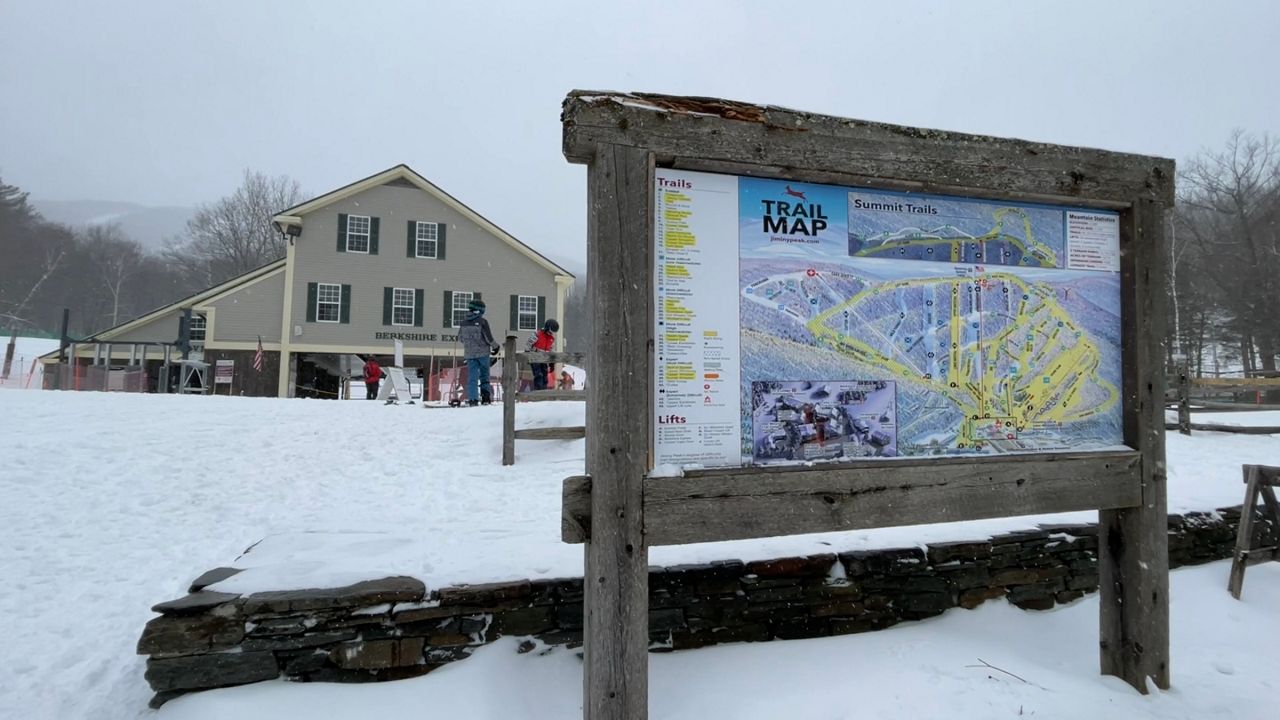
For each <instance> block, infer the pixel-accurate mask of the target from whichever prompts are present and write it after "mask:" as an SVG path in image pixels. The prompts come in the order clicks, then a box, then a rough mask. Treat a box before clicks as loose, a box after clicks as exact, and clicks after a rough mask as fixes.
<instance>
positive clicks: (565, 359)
mask: <svg viewBox="0 0 1280 720" xmlns="http://www.w3.org/2000/svg"><path fill="white" fill-rule="evenodd" d="M584 358H586V353H580V352H522V353H517V354H516V359H517V360H519V361H520V362H527V363H546V364H547V365H554V364H556V363H568V364H570V365H581V364H582V362H583V359H584Z"/></svg>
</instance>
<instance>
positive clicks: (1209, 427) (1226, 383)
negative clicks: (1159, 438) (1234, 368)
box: [1165, 363, 1280, 435]
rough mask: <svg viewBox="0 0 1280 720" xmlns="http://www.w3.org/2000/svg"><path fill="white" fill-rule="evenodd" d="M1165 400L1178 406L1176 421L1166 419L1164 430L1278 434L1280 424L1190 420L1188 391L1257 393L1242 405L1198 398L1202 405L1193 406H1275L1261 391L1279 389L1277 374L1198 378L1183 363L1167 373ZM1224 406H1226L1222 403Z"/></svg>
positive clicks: (1184, 433)
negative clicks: (1252, 402) (1251, 402)
mask: <svg viewBox="0 0 1280 720" xmlns="http://www.w3.org/2000/svg"><path fill="white" fill-rule="evenodd" d="M1166 381H1167V382H1166V385H1165V386H1166V387H1167V388H1168V394H1166V397H1165V400H1166V402H1171V403H1176V404H1177V408H1178V421H1177V422H1176V423H1165V429H1166V430H1177V431H1178V432H1180V433H1182V434H1183V435H1190V434H1191V432H1192V431H1193V430H1199V431H1201V432H1224V433H1237V434H1247V435H1275V434H1280V427H1277V426H1263V425H1254V426H1243V425H1221V424H1217V423H1197V422H1192V421H1191V413H1192V411H1193V408H1192V407H1191V392H1192V390H1193V389H1200V390H1210V391H1213V390H1216V391H1231V392H1256V393H1258V397H1257V400H1258V403H1257V404H1255V405H1253V406H1242V405H1240V404H1238V403H1237V404H1235V405H1227V404H1226V403H1215V402H1207V401H1197V402H1200V403H1201V404H1202V405H1203V406H1204V407H1203V408H1195V409H1212V410H1221V409H1236V410H1239V409H1242V408H1243V407H1250V409H1254V410H1272V409H1278V406H1274V405H1263V404H1261V403H1262V393H1264V392H1269V391H1273V390H1280V377H1248V378H1198V377H1191V373H1190V369H1189V368H1188V366H1187V364H1186V363H1182V364H1180V365H1179V366H1178V367H1177V368H1176V370H1175V372H1173V373H1170V374H1169V375H1167V376H1166ZM1224 406H1226V407H1224Z"/></svg>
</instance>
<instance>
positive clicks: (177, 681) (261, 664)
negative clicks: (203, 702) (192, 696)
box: [146, 652, 280, 692]
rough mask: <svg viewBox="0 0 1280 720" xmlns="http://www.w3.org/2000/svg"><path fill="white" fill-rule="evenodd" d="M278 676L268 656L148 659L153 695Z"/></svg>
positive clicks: (229, 655) (272, 656)
mask: <svg viewBox="0 0 1280 720" xmlns="http://www.w3.org/2000/svg"><path fill="white" fill-rule="evenodd" d="M279 675H280V669H279V668H278V667H277V665H276V659H275V656H274V655H272V654H271V653H269V652H240V653H214V654H210V655H193V656H190V657H175V658H150V659H148V660H147V673H146V678H147V682H148V683H150V685H151V689H152V690H155V691H156V692H165V691H167V690H203V689H206V688H216V687H228V686H231V685H245V684H248V683H253V682H259V681H262V680H273V679H275V678H276V677H278V676H279Z"/></svg>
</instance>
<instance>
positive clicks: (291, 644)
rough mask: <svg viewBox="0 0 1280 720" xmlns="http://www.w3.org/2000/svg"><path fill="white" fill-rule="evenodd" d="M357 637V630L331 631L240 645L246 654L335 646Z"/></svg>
mask: <svg viewBox="0 0 1280 720" xmlns="http://www.w3.org/2000/svg"><path fill="white" fill-rule="evenodd" d="M355 637H356V631H355V630H329V631H326V632H318V633H307V634H303V635H289V636H285V637H272V638H254V637H251V638H246V639H245V641H244V642H243V643H241V644H240V647H241V649H243V650H244V651H245V652H257V651H260V650H301V649H302V648H312V647H320V646H322V645H333V644H335V643H340V642H344V641H346V640H354V639H355Z"/></svg>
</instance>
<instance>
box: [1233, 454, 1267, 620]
mask: <svg viewBox="0 0 1280 720" xmlns="http://www.w3.org/2000/svg"><path fill="white" fill-rule="evenodd" d="M1243 469H1244V482H1245V491H1244V504H1243V505H1241V506H1240V526H1239V527H1238V528H1237V530H1236V552H1235V555H1234V556H1233V557H1232V559H1231V577H1230V579H1228V580H1227V590H1228V591H1230V593H1231V597H1233V598H1235V599H1237V600H1239V599H1240V593H1241V591H1242V590H1244V570H1245V568H1246V567H1247V564H1246V561H1247V559H1248V557H1249V548H1250V547H1252V545H1253V515H1254V508H1256V507H1257V505H1258V480H1259V479H1260V478H1261V477H1262V473H1261V472H1259V468H1258V466H1257V465H1245V466H1244V468H1243Z"/></svg>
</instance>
